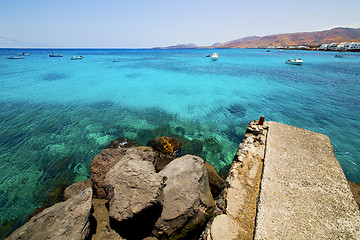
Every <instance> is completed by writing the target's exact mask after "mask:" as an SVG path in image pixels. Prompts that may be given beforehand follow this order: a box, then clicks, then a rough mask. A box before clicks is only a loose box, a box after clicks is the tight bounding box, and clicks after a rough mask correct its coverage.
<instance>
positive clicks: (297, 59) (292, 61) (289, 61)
mask: <svg viewBox="0 0 360 240" xmlns="http://www.w3.org/2000/svg"><path fill="white" fill-rule="evenodd" d="M303 62H304V61H303V60H301V59H300V58H296V59H289V60H287V61H286V62H285V63H286V64H291V65H302V64H303Z"/></svg>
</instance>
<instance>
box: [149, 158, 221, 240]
mask: <svg viewBox="0 0 360 240" xmlns="http://www.w3.org/2000/svg"><path fill="white" fill-rule="evenodd" d="M160 173H161V174H163V175H164V176H166V177H167V181H166V186H165V188H164V204H163V211H162V214H161V216H160V218H159V219H158V221H157V222H156V224H155V228H154V231H153V235H154V236H156V237H157V238H159V239H181V238H187V237H191V235H192V234H193V233H194V232H195V231H196V230H198V229H199V228H200V227H202V226H203V225H204V224H205V223H206V220H207V219H208V218H209V217H210V216H211V213H212V210H213V208H214V206H215V202H214V199H213V197H212V195H211V192H210V187H209V181H208V176H207V171H206V169H205V166H204V160H203V159H201V158H200V157H196V156H193V155H186V156H183V157H181V158H177V159H175V160H174V161H172V162H171V163H169V164H168V165H167V166H166V167H165V168H164V169H163V170H162V171H161V172H160Z"/></svg>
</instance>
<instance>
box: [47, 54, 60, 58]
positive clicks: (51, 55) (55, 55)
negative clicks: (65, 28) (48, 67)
mask: <svg viewBox="0 0 360 240" xmlns="http://www.w3.org/2000/svg"><path fill="white" fill-rule="evenodd" d="M49 57H63V55H57V54H50V55H49Z"/></svg>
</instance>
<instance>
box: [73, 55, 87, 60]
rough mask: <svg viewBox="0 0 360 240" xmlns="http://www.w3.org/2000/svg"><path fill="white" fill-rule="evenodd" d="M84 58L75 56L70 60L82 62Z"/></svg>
mask: <svg viewBox="0 0 360 240" xmlns="http://www.w3.org/2000/svg"><path fill="white" fill-rule="evenodd" d="M83 58H84V57H83V56H79V57H76V56H73V57H72V58H70V60H80V59H83Z"/></svg>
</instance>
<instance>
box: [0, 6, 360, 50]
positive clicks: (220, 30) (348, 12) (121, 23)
mask: <svg viewBox="0 0 360 240" xmlns="http://www.w3.org/2000/svg"><path fill="white" fill-rule="evenodd" d="M334 3H337V2H334ZM349 6H351V8H350V7H349ZM334 27H352V28H359V27H360V1H355V0H349V1H348V2H347V4H346V5H345V4H336V5H335V4H332V3H331V2H329V1H323V0H319V1H316V2H314V1H310V0H304V1H302V4H301V5H300V4H297V5H289V2H288V1H283V0H281V1H276V2H269V1H265V0H260V1H258V2H257V3H253V2H248V1H235V0H226V1H222V2H218V1H214V0H207V1H205V0H200V1H195V2H194V1H189V0H185V1H181V2H173V1H172V2H170V1H165V0H155V1H152V2H149V1H145V0H138V1H133V2H125V1H116V0H108V1H105V2H100V1H96V0H88V1H85V0H78V1H76V2H74V1H70V0H63V1H58V0H55V1H45V0H33V1H25V0H14V1H1V2H0V29H1V30H0V48H153V47H167V46H171V45H177V44H187V43H194V44H196V45H198V46H211V45H213V44H214V43H216V42H221V43H224V42H228V41H231V40H235V39H239V38H243V37H248V36H266V35H271V34H282V33H294V32H313V31H321V30H328V29H332V28H334Z"/></svg>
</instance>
